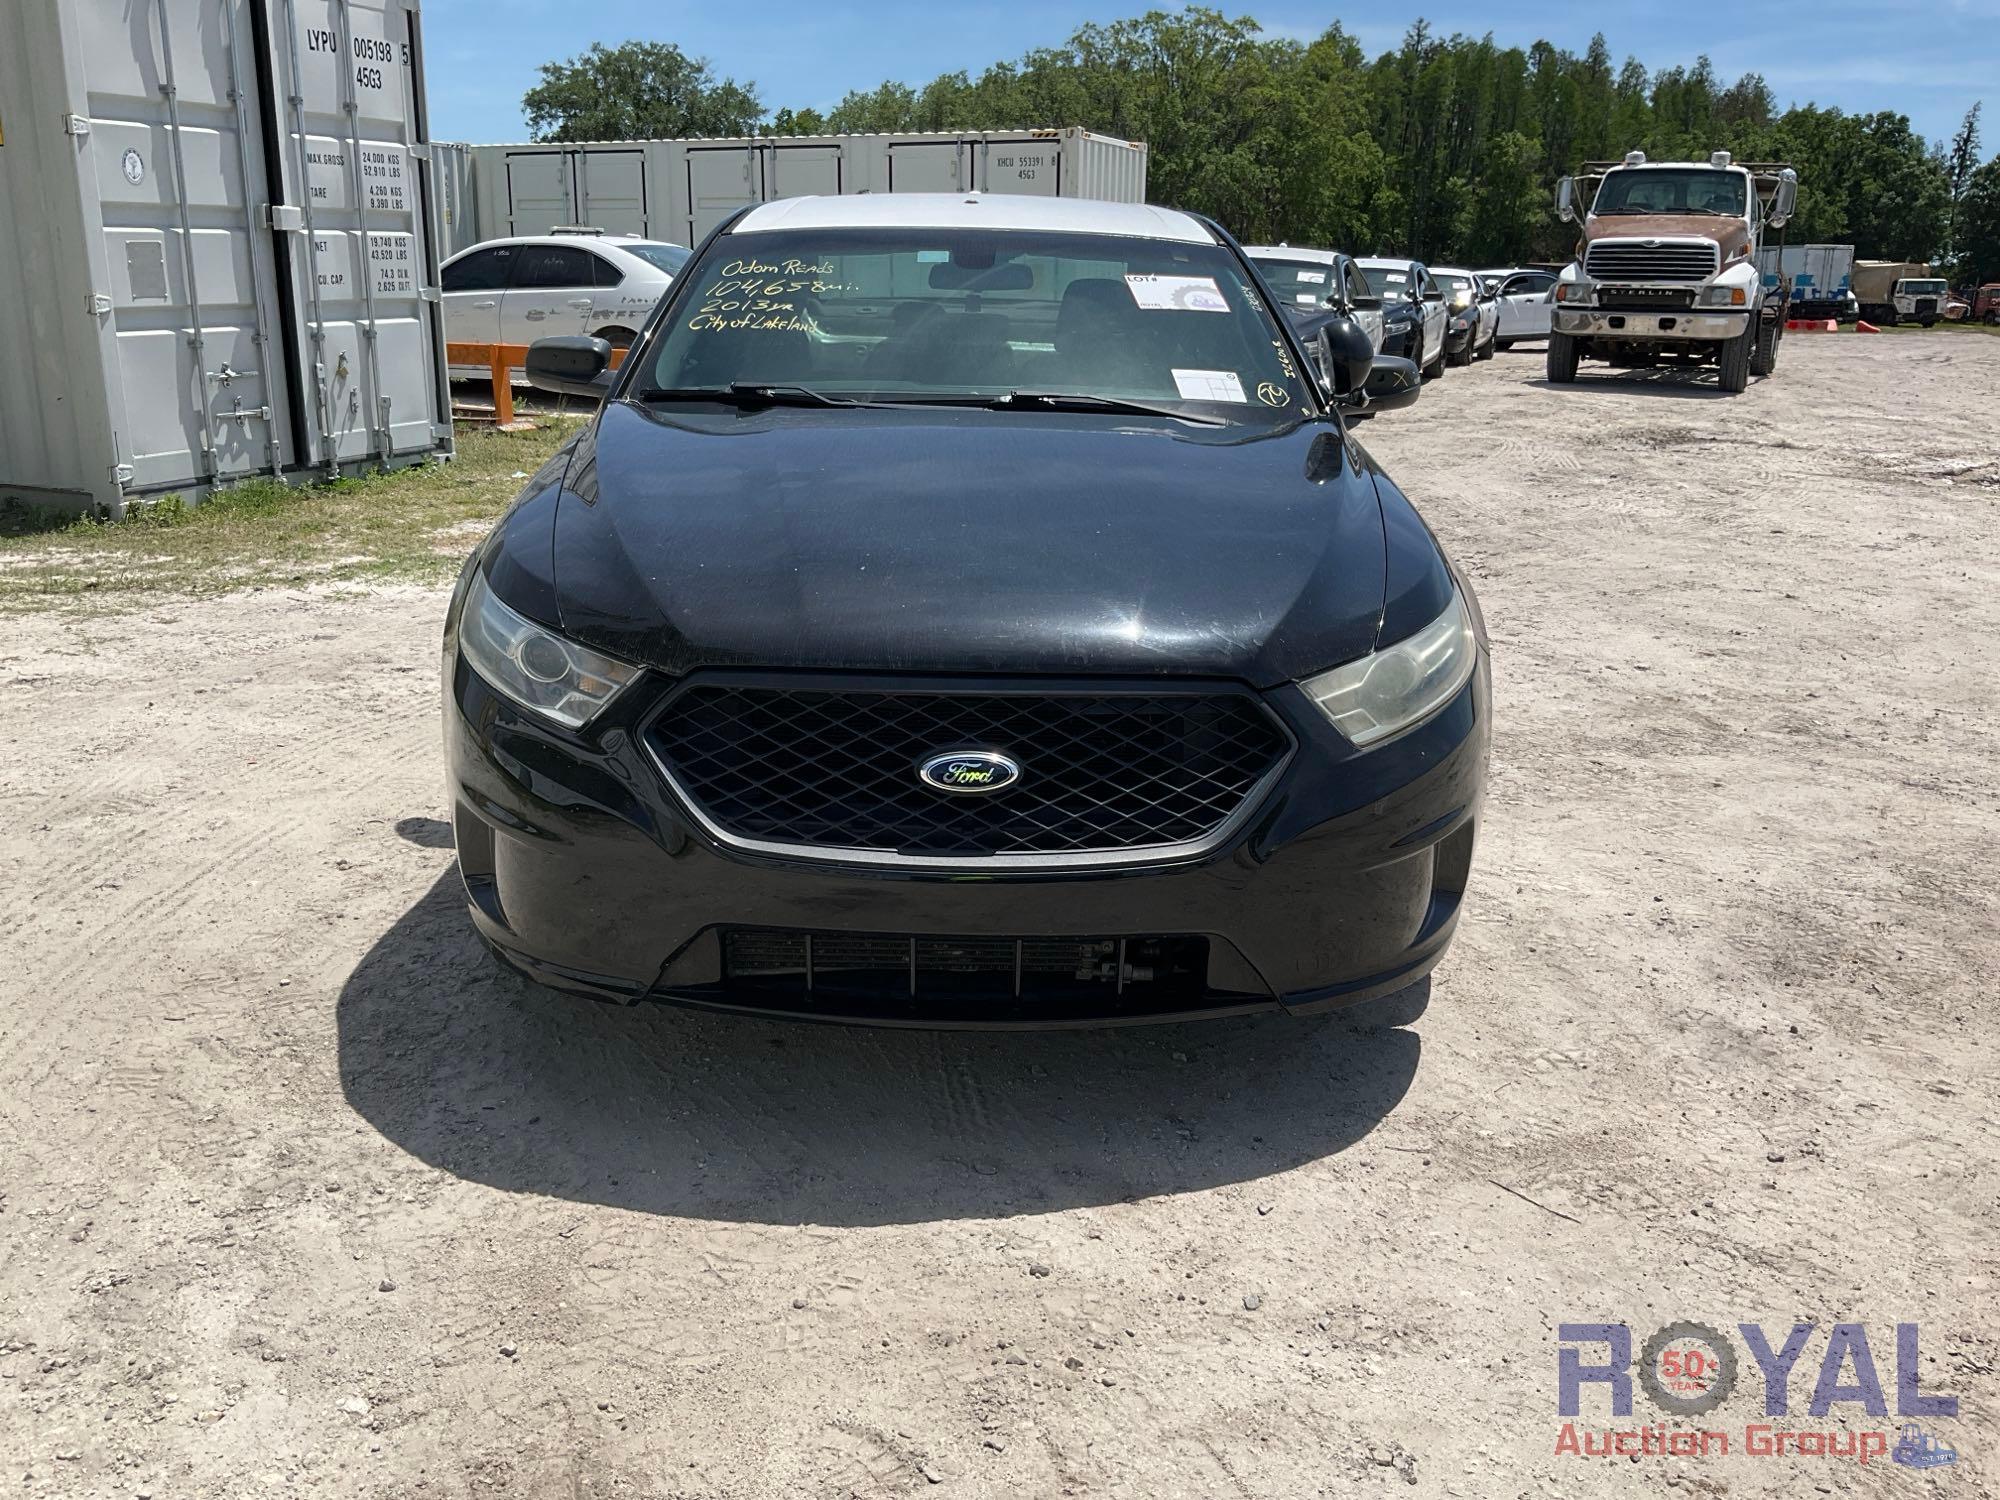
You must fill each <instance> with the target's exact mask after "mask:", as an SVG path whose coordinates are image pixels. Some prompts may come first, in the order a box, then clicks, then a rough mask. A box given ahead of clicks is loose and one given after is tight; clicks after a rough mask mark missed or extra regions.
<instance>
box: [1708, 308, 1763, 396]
mask: <svg viewBox="0 0 2000 1500" xmlns="http://www.w3.org/2000/svg"><path fill="white" fill-rule="evenodd" d="M1757 335H1758V329H1757V325H1756V324H1755V323H1752V324H1751V325H1750V326H1749V327H1748V328H1746V329H1744V330H1743V331H1742V332H1741V333H1739V334H1737V335H1736V337H1735V338H1733V339H1731V340H1730V341H1729V342H1728V343H1726V344H1724V345H1723V346H1722V359H1721V361H1720V366H1721V369H1720V373H1719V374H1718V375H1717V377H1716V384H1717V385H1719V386H1721V387H1722V389H1723V390H1725V391H1727V392H1729V393H1730V394H1731V395H1732V396H1733V395H1735V394H1736V393H1737V392H1738V391H1740V390H1742V389H1743V388H1744V387H1745V386H1747V385H1749V384H1750V361H1751V360H1752V359H1753V358H1754V357H1755V355H1756V352H1757Z"/></svg>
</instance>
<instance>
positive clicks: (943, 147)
mask: <svg viewBox="0 0 2000 1500" xmlns="http://www.w3.org/2000/svg"><path fill="white" fill-rule="evenodd" d="M965 156H966V150H965V147H964V146H963V145H962V144H961V143H960V142H958V141H955V140H952V141H897V142H896V143H895V144H894V145H892V146H890V147H889V191H890V192H892V193H955V192H957V191H959V190H960V189H961V188H965V187H968V186H970V184H969V183H967V182H966V180H965Z"/></svg>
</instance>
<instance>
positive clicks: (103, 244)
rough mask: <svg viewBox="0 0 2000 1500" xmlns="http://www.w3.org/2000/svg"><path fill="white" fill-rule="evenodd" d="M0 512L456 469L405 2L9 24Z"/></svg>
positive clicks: (58, 1)
mask: <svg viewBox="0 0 2000 1500" xmlns="http://www.w3.org/2000/svg"><path fill="white" fill-rule="evenodd" d="M7 5H8V10H9V20H8V23H7V25H6V27H5V30H6V31H7V33H8V35H7V37H6V39H5V41H4V43H0V141H4V144H0V348H4V349H6V350H7V351H8V354H9V357H10V358H11V359H12V360H13V361H14V362H15V363H14V373H13V375H12V376H10V377H9V378H7V379H5V380H0V499H6V498H10V497H11V498H16V499H21V500H25V501H27V502H29V503H34V504H42V505H57V506H67V507H74V508H77V509H90V510H97V511H102V512H105V513H109V514H112V515H119V514H122V513H123V511H124V508H125V505H126V503H127V502H128V501H129V500H132V499H136V498H141V497H147V496H159V495H164V494H168V493H179V494H181V495H182V496H184V497H186V498H187V499H189V500H195V499H199V498H200V497H201V496H202V495H204V494H206V493H207V492H208V491H209V490H210V489H211V488H212V487H213V486H215V485H216V484H219V483H226V482H228V481H230V480H234V479H240V478H243V477H245V476H248V475H252V474H259V473H263V474H271V475H276V476H279V477H287V476H291V475H295V474H303V473H317V474H332V473H337V472H341V471H343V470H350V469H354V468H359V467H361V466H364V465H372V466H396V465H401V464H405V463H411V462H415V461H418V460H421V459H424V458H427V457H429V456H431V455H433V454H438V453H446V454H448V453H449V452H450V451H451V425H450V418H449V411H450V397H449V391H448V388H447V386H446V384H445V380H444V368H443V364H442V362H441V360H440V358H439V355H440V353H441V351H442V339H443V326H442V321H441V318H440V315H439V308H438V304H437V300H436V291H435V288H436V285H437V255H438V242H437V238H436V230H435V227H434V225H435V219H434V215H433V212H432V208H431V205H432V202H433V199H434V188H433V185H432V183H431V180H430V177H429V173H428V171H427V168H428V161H427V158H428V156H429V151H428V148H427V147H426V146H425V144H424V92H423V70H422V57H423V52H422V38H421V35H420V32H419V28H418V24H417V13H416V10H417V7H416V0H84V3H78V0H7Z"/></svg>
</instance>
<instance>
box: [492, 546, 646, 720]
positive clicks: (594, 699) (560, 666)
mask: <svg viewBox="0 0 2000 1500" xmlns="http://www.w3.org/2000/svg"><path fill="white" fill-rule="evenodd" d="M458 649H459V651H460V652H461V653H462V654H463V655H464V657H465V659H466V661H467V663H469V664H470V665H471V667H472V669H473V670H474V671H475V672H477V673H478V674H479V675H480V676H481V677H483V678H485V679H486V680H487V682H489V683H491V684H492V685H493V687H494V688H495V689H497V690H498V691H499V692H502V693H505V694H506V695H507V696H508V697H509V698H512V699H513V700H514V701H515V702H516V703H518V704H520V705H521V706H522V707H523V708H531V709H533V710H534V711H535V712H536V713H538V714H543V715H545V716H547V717H548V718H551V719H554V720H555V721H556V722H557V723H558V724H567V725H568V726H569V727H570V728H571V729H579V728H581V727H582V726H583V725H585V724H587V723H588V722H590V720H591V718H592V717H594V716H595V715H596V714H597V713H598V712H599V711H600V710H602V709H603V708H604V706H605V705H606V704H608V703H609V702H610V701H611V700H612V699H613V698H615V697H617V696H618V693H619V690H620V689H622V688H623V687H624V686H625V685H626V684H627V683H628V682H630V681H631V680H632V679H633V678H634V677H637V676H638V675H639V669H638V668H637V667H635V666H631V665H629V664H627V663H625V662H622V661H614V660H612V659H611V658H610V657H608V656H601V655H599V654H598V653H597V652H595V651H592V650H590V649H589V648H588V647H586V646H579V645H578V644H577V643H576V642H575V641H571V640H565V639H564V638H563V637H562V636H559V635H557V634H556V633H555V632H554V631H552V630H549V629H546V628H545V627H543V626H540V625H537V624H536V623H535V622H534V621H533V620H529V619H524V618H523V617H522V616H520V615H517V614H515V613H514V611H513V610H511V609H509V608H508V607H507V606H506V605H504V604H502V603H501V602H500V601H499V600H498V599H496V598H494V597H493V590H491V589H490V588H488V587H487V586H486V576H485V575H484V574H483V573H476V574H474V575H473V579H472V587H471V588H470V589H469V590H467V592H466V596H465V611H464V613H463V614H461V615H460V616H459V622H458Z"/></svg>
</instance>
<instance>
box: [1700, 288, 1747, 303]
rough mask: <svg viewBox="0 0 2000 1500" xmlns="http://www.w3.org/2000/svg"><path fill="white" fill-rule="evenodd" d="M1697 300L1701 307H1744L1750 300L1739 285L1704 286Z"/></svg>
mask: <svg viewBox="0 0 2000 1500" xmlns="http://www.w3.org/2000/svg"><path fill="white" fill-rule="evenodd" d="M1698 300H1699V302H1700V304H1701V306H1703V307H1745V306H1748V305H1749V301H1750V299H1749V297H1748V295H1746V294H1745V292H1744V290H1743V288H1742V287H1740V286H1705V287H1703V288H1702V289H1701V296H1700V298H1699V299H1698Z"/></svg>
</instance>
